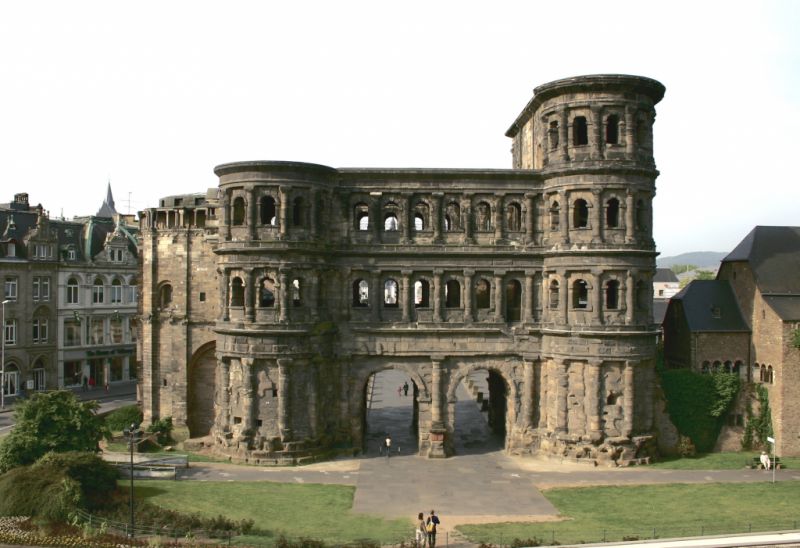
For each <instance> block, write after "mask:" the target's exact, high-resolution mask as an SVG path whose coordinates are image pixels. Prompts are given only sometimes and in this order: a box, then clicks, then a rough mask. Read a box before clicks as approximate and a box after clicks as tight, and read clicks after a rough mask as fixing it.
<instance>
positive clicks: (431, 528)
mask: <svg viewBox="0 0 800 548" xmlns="http://www.w3.org/2000/svg"><path fill="white" fill-rule="evenodd" d="M440 523H441V522H440V521H439V516H437V515H436V513H435V512H434V511H433V510H431V515H430V516H428V519H427V520H426V521H425V532H427V533H428V548H433V547H434V546H436V527H437V526H438V525H439V524H440Z"/></svg>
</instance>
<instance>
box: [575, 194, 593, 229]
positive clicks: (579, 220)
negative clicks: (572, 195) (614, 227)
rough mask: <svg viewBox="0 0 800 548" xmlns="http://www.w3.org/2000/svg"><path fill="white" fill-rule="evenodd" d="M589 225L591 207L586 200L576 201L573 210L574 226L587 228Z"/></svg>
mask: <svg viewBox="0 0 800 548" xmlns="http://www.w3.org/2000/svg"><path fill="white" fill-rule="evenodd" d="M588 225H589V206H588V205H587V204H586V200H583V199H579V200H575V204H574V205H573V210H572V226H574V227H575V228H586V227H587V226H588Z"/></svg>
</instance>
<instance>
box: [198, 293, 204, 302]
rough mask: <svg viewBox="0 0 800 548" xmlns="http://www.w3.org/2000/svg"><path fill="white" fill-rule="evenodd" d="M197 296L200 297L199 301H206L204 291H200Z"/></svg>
mask: <svg viewBox="0 0 800 548" xmlns="http://www.w3.org/2000/svg"><path fill="white" fill-rule="evenodd" d="M198 298H199V299H200V302H201V303H204V302H206V292H205V291H201V292H200V295H199V296H198Z"/></svg>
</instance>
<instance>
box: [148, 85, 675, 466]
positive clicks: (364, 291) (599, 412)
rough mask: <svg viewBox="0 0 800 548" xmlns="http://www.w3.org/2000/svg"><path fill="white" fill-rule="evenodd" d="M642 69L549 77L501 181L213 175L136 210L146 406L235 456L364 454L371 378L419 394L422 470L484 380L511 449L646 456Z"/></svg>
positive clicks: (250, 171)
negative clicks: (483, 375) (467, 392)
mask: <svg viewBox="0 0 800 548" xmlns="http://www.w3.org/2000/svg"><path fill="white" fill-rule="evenodd" d="M663 93H664V88H663V86H662V85H661V84H659V83H658V82H656V81H654V80H650V79H647V78H641V77H634V76H616V75H606V76H587V77H579V78H571V79H566V80H559V81H556V82H552V83H550V84H546V85H544V86H541V87H539V88H537V89H536V90H534V96H533V98H532V100H531V101H530V102H529V104H528V105H527V106H526V107H525V109H524V110H523V111H522V113H521V114H520V115H519V117H518V118H517V120H516V121H515V122H514V124H513V125H512V126H511V128H510V129H509V130H508V132H507V136H509V137H511V138H512V139H513V168H512V169H510V170H458V169H333V168H329V167H324V166H320V165H314V164H304V163H291V162H241V163H233V164H225V165H221V166H218V167H217V168H216V170H215V172H216V174H217V175H218V176H219V178H220V183H219V189H218V192H217V191H213V190H212V191H210V192H209V193H208V194H206V195H190V196H177V197H170V198H165V199H163V200H162V201H161V204H160V207H158V208H152V209H149V210H147V211H145V212H143V213H142V215H141V218H142V220H141V229H142V254H143V273H142V280H143V292H142V306H143V311H144V315H143V326H142V340H141V352H142V362H143V379H142V383H143V403H144V410H145V418H146V420H152V419H154V418H157V417H161V416H167V415H171V416H172V417H173V418H174V420H175V421H176V423H177V424H178V425H182V426H183V425H185V426H186V427H187V428H188V431H189V434H190V435H191V437H193V438H198V437H206V440H207V442H208V443H210V444H213V446H214V447H215V448H217V450H219V451H220V452H223V453H226V454H228V455H230V456H231V457H232V458H234V459H236V460H248V461H250V462H254V463H269V462H276V461H281V462H282V461H284V460H285V459H293V458H295V457H297V456H299V455H303V454H311V453H321V452H324V451H327V450H329V449H331V448H334V447H350V448H356V449H358V448H360V447H361V445H362V443H363V440H364V428H365V418H364V417H365V387H366V386H367V383H368V380H369V377H370V376H371V375H373V374H375V373H376V372H379V371H381V370H384V369H389V368H394V369H399V370H402V371H404V372H405V373H406V374H407V375H408V376H409V377H410V378H411V380H412V381H413V385H414V386H413V389H414V394H415V398H414V400H415V415H414V416H415V417H416V418H417V427H418V450H419V454H420V455H427V456H429V457H444V456H447V455H450V454H452V452H453V443H452V440H453V435H454V432H456V431H457V429H458V428H459V425H458V424H457V423H456V422H455V412H454V404H455V399H456V398H455V390H456V387H457V386H458V383H459V382H461V380H462V379H463V378H464V377H465V375H467V374H469V373H470V372H471V371H474V370H477V369H487V370H489V371H490V372H491V376H492V377H493V379H494V380H491V379H490V385H492V386H494V388H493V390H494V391H495V394H493V395H491V396H490V400H492V399H494V401H495V402H496V401H497V397H498V395H501V396H502V397H503V398H504V402H505V432H506V442H505V446H506V449H507V450H508V451H509V452H513V453H519V454H526V453H541V454H550V455H560V456H566V457H572V458H582V459H586V460H593V459H594V460H597V461H601V462H606V463H612V462H618V463H621V462H629V461H633V460H635V459H637V458H642V457H646V456H647V455H648V454H649V451H650V450H651V449H652V447H654V444H653V443H651V441H652V438H653V432H654V396H653V394H654V392H655V391H654V385H655V382H656V378H655V373H654V356H655V341H656V333H657V330H656V327H655V326H654V325H653V324H652V310H651V303H652V276H653V273H654V270H655V260H654V258H655V246H654V242H653V239H652V215H651V204H652V199H653V195H654V193H655V178H656V176H657V175H658V172H657V171H656V169H655V164H654V162H653V155H652V124H653V122H654V119H655V110H654V105H655V104H656V103H657V102H658V101H659V100H660V99H661V97H662V96H663Z"/></svg>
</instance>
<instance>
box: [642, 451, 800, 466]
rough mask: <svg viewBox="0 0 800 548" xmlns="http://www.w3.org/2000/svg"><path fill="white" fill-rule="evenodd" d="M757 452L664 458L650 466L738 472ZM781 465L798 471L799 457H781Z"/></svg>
mask: <svg viewBox="0 0 800 548" xmlns="http://www.w3.org/2000/svg"><path fill="white" fill-rule="evenodd" d="M759 454H760V452H758V451H742V452H740V453H705V454H702V455H697V456H696V457H683V458H665V459H663V460H662V461H660V462H655V463H653V464H651V465H650V467H651V468H662V469H667V470H738V469H741V468H744V467H745V466H746V465H748V464H749V463H750V462H752V460H753V457H757V456H758V455H759ZM781 465H783V466H786V467H787V468H790V469H800V457H782V458H781Z"/></svg>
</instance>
